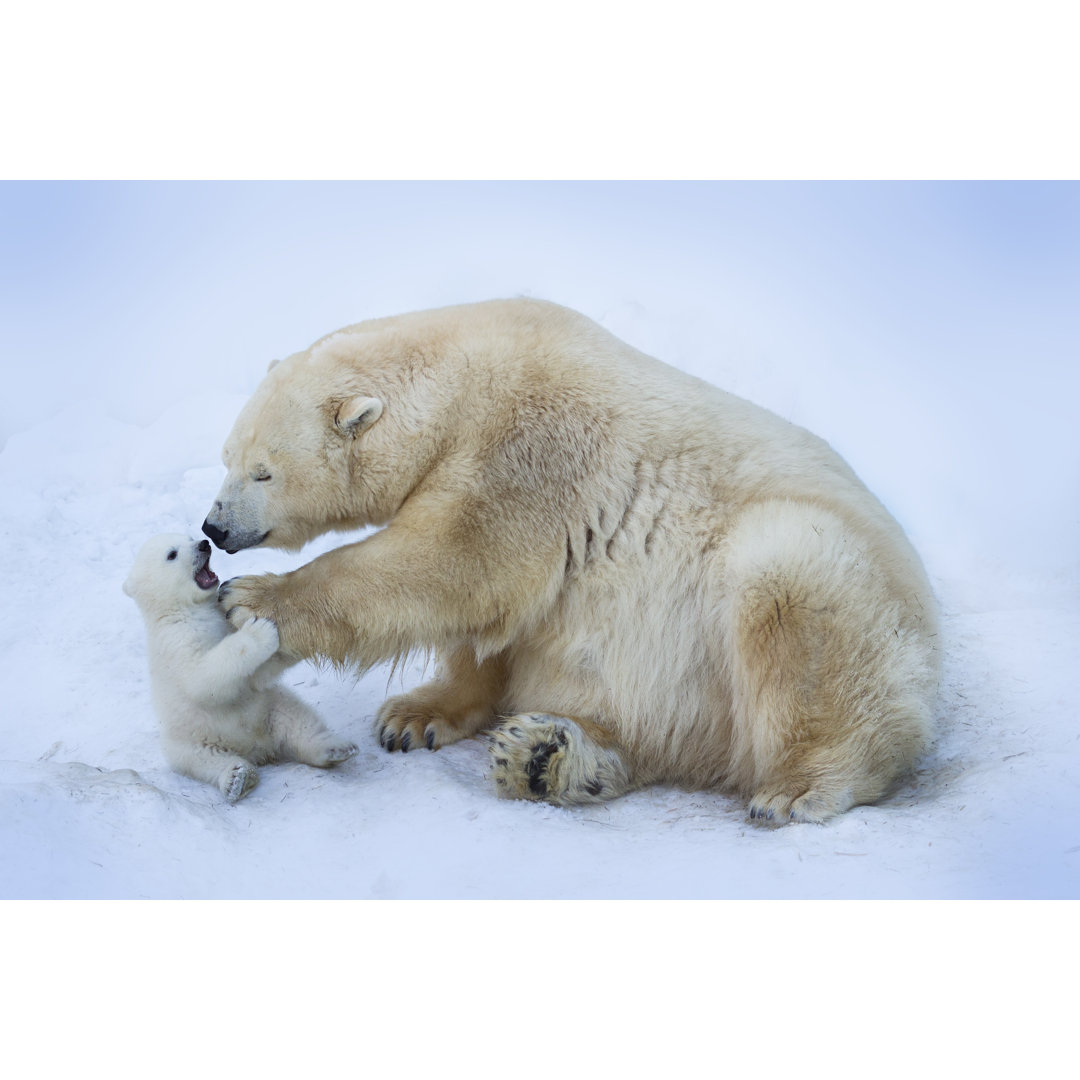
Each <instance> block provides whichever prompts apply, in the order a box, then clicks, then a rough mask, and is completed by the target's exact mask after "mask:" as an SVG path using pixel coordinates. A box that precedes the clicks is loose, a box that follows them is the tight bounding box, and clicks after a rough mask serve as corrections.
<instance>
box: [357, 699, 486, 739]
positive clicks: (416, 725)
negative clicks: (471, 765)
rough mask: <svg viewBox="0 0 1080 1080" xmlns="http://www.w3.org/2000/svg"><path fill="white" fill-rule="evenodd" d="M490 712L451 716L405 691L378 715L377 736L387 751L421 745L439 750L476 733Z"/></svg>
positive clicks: (386, 703)
mask: <svg viewBox="0 0 1080 1080" xmlns="http://www.w3.org/2000/svg"><path fill="white" fill-rule="evenodd" d="M488 715H490V714H483V715H482V714H481V713H480V712H479V710H478V711H477V712H476V713H475V714H472V713H470V714H467V715H465V716H450V715H447V714H446V713H444V712H443V711H442V710H441V709H439V708H438V707H437V706H434V705H429V704H427V703H426V702H423V701H419V700H417V698H416V697H414V696H413V695H411V694H402V695H401V696H400V697H394V698H390V699H388V700H387V701H385V702H383V705H382V708H380V709H379V712H378V715H377V716H376V717H375V726H374V731H375V738H376V739H377V740H378V742H379V745H380V746H381V747H382V748H383V749H384V750H390V751H393V750H400V751H402V753H408V752H409V751H410V750H416V749H418V748H419V747H421V746H424V747H427V749H428V750H438V749H439V747H440V746H447V745H449V744H450V743H454V742H458V741H459V740H461V739H464V738H467V737H468V736H470V735H473V734H475V733H476V731H478V730H479V728H480V727H481V726H482V725H483V723H484V721H485V720H486V719H487V716H488Z"/></svg>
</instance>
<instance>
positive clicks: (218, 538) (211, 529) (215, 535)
mask: <svg viewBox="0 0 1080 1080" xmlns="http://www.w3.org/2000/svg"><path fill="white" fill-rule="evenodd" d="M202 531H203V532H204V533H206V535H207V536H209V537H210V539H211V540H213V541H214V543H215V544H217V546H218V547H219V548H221V549H222V550H224V548H225V539H226V537H228V535H229V530H228V529H225V531H224V532H223V531H222V530H221V529H219V528H218V527H217V526H216V525H211V524H210V519H209V518H207V519H206V521H204V522H203V523H202ZM203 543H204V544H205V543H206V541H205V540H204V541H203Z"/></svg>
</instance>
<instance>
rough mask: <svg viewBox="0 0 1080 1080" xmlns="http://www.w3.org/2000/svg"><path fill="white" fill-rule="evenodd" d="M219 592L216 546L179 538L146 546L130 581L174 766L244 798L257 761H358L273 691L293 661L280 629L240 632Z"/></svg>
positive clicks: (255, 626)
mask: <svg viewBox="0 0 1080 1080" xmlns="http://www.w3.org/2000/svg"><path fill="white" fill-rule="evenodd" d="M217 586H218V578H217V575H216V574H215V573H214V572H213V571H212V570H211V569H210V545H209V543H208V542H207V541H206V540H202V541H195V540H193V539H191V538H190V537H187V536H184V535H181V534H175V533H164V534H162V535H160V536H155V537H153V538H152V539H150V540H148V541H147V542H146V543H145V544H144V545H143V547H142V549H141V550H140V552H139V554H138V556H137V557H136V559H135V564H134V566H133V567H132V570H131V573H130V574H129V575H128V578H127V580H126V581H125V582H124V592H125V593H127V594H128V596H130V597H132V598H133V599H134V600H135V602H136V603H137V604H138V605H139V609H140V610H141V612H142V614H143V618H144V619H145V621H146V635H147V652H148V654H149V661H150V683H151V693H152V696H153V702H154V710H155V712H156V713H157V715H158V719H159V720H160V721H161V737H162V747H163V749H164V752H165V757H166V759H167V760H168V762H169V764H170V765H171V766H172V768H174V769H175V770H176V771H177V772H180V773H183V774H184V775H185V776H190V777H192V778H193V779H195V780H203V781H205V782H206V783H208V784H216V785H217V786H218V788H220V789H221V793H222V794H223V795H224V796H225V798H226V799H228V801H229V802H236V801H237V800H238V799H242V798H243V797H244V796H245V795H246V794H247V793H248V792H249V791H250V790H251V789H252V788H253V787H254V786H255V785H256V783H258V779H259V774H258V771H257V768H256V766H258V765H264V764H266V763H268V762H271V761H279V760H293V761H300V762H303V763H304V764H306V765H315V766H318V767H319V768H326V767H328V766H330V765H337V764H339V763H340V762H342V761H346V760H348V759H349V758H351V757H352V756H353V755H354V754H355V753H356V752H357V747H356V746H355V745H353V744H352V743H350V742H347V741H344V740H342V739H340V738H339V737H337V736H335V735H333V734H332V733H331V732H330V731H328V730H327V728H326V726H325V725H324V724H323V722H322V720H320V719H319V717H318V716H317V715H316V714H315V713H314V712H313V711H312V710H311V709H310V708H309V707H308V706H307V705H305V704H304V702H302V701H301V700H300V699H299V698H298V697H296V696H295V695H294V694H291V693H290V692H289V691H287V690H284V689H282V688H281V687H279V686H275V685H274V681H275V680H276V679H277V677H278V675H280V674H281V672H282V671H284V670H285V668H287V667H288V666H289V665H290V664H291V663H294V660H292V659H291V658H288V657H286V656H284V655H282V654H281V653H279V652H278V633H277V627H276V626H275V625H274V624H273V622H271V621H269V620H268V619H251V620H249V621H248V622H247V623H245V624H244V625H243V626H241V627H240V629H239V630H236V631H234V630H233V629H232V627H231V626H230V625H229V624H228V622H227V621H226V620H225V617H224V615H223V614H222V612H221V610H220V608H219V607H218V605H217V603H216V602H215V601H216V599H217Z"/></svg>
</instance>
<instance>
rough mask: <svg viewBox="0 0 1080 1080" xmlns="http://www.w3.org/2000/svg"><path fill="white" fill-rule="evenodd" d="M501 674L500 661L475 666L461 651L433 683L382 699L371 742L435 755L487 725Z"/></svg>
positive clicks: (503, 674) (466, 652)
mask: <svg viewBox="0 0 1080 1080" xmlns="http://www.w3.org/2000/svg"><path fill="white" fill-rule="evenodd" d="M505 681H506V669H505V664H504V661H503V659H502V658H501V657H498V656H495V657H490V658H489V659H487V660H485V661H484V662H483V663H482V664H477V662H476V654H475V653H474V652H473V650H472V648H471V647H468V646H465V647H462V648H460V649H457V650H456V651H455V652H453V653H451V654H450V656H449V657H448V658H447V659H446V660H445V662H444V663H442V664H441V665H440V667H439V674H438V678H436V679H435V680H434V681H433V682H429V683H425V684H424V685H423V686H419V687H417V688H416V689H415V690H412V691H410V692H409V693H407V694H401V695H400V696H399V697H392V698H388V699H387V700H386V701H385V702H384V703H383V706H382V708H381V709H379V713H378V716H377V717H376V718H375V737H376V738H377V739H378V740H379V745H380V746H383V747H385V748H386V749H387V750H404V751H407V750H411V749H416V748H417V747H419V746H426V747H427V748H428V749H429V750H438V749H439V747H440V746H446V744H447V743H452V742H457V741H458V740H459V739H467V738H469V736H471V735H475V734H476V733H477V732H478V731H481V730H482V729H483V728H486V727H488V726H490V725H491V723H492V721H493V720H494V719H495V702H496V701H497V700H498V698H499V695H500V694H501V693H502V688H503V685H504V683H505Z"/></svg>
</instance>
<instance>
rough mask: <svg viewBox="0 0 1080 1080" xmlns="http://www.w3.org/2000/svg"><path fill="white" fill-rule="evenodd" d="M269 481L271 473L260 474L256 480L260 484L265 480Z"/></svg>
mask: <svg viewBox="0 0 1080 1080" xmlns="http://www.w3.org/2000/svg"><path fill="white" fill-rule="evenodd" d="M269 479H270V474H269V473H260V474H259V475H258V476H256V477H255V480H256V481H257V482H258V483H260V484H261V483H262V482H263V481H264V480H269Z"/></svg>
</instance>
